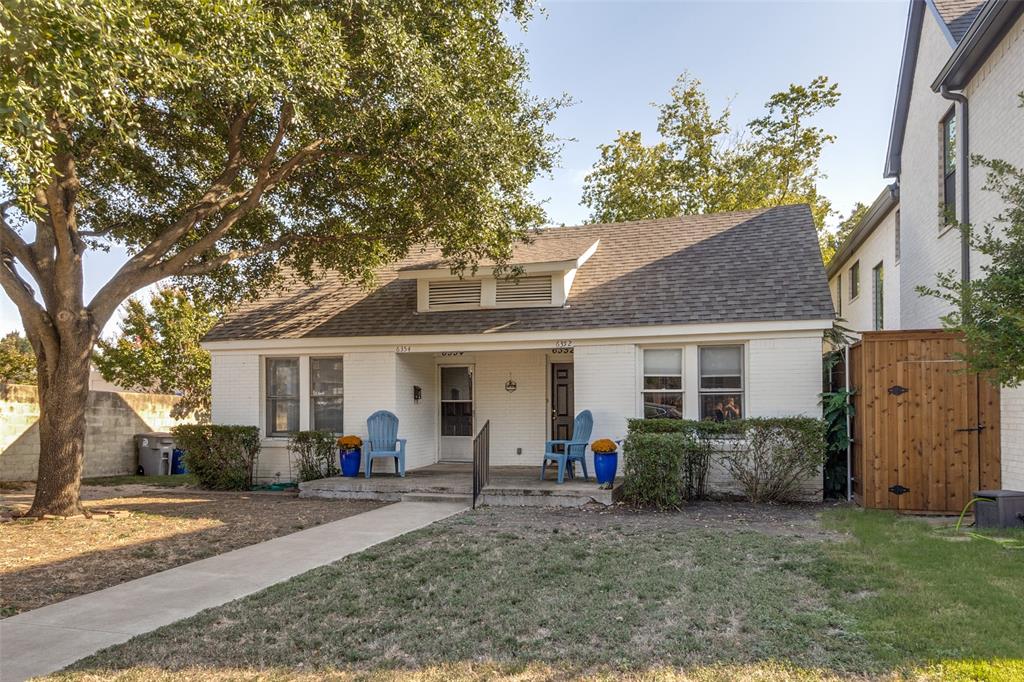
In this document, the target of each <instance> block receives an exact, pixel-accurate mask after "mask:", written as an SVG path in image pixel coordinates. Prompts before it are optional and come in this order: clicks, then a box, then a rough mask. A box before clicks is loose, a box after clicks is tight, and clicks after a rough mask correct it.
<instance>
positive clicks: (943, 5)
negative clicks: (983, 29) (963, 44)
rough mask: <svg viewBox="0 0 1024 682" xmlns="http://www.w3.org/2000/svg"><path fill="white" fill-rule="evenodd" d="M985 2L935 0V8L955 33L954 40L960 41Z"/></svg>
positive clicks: (976, 0) (973, 0) (952, 32)
mask: <svg viewBox="0 0 1024 682" xmlns="http://www.w3.org/2000/svg"><path fill="white" fill-rule="evenodd" d="M984 4H985V2H984V0H980V1H979V0H935V9H937V10H938V12H939V15H940V16H941V17H942V21H943V22H945V24H946V27H947V28H948V29H949V32H950V33H951V34H952V35H953V40H955V41H956V42H958V43H959V42H960V41H961V40H962V39H963V37H964V34H966V33H967V29H968V28H969V27H970V25H971V22H973V21H974V18H975V17H977V16H978V12H980V11H981V7H982V5H984Z"/></svg>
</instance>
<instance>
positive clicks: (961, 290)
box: [917, 157, 1024, 386]
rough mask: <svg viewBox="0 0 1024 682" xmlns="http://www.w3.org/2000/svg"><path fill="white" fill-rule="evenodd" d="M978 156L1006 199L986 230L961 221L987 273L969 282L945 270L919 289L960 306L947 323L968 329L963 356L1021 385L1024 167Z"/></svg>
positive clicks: (1002, 381) (997, 378) (992, 187)
mask: <svg viewBox="0 0 1024 682" xmlns="http://www.w3.org/2000/svg"><path fill="white" fill-rule="evenodd" d="M973 161H974V163H976V164H983V165H985V166H986V167H987V168H988V180H987V183H986V186H985V188H986V189H987V190H988V191H992V192H996V193H998V194H999V196H1000V197H1001V198H1002V199H1003V201H1004V202H1005V204H1006V207H1005V209H1004V211H1003V212H1001V213H1000V214H999V215H998V216H996V218H995V219H994V221H993V222H992V223H989V224H987V225H985V226H983V227H982V228H981V229H978V230H974V229H972V227H971V226H970V225H961V226H960V229H961V230H962V231H963V232H964V234H965V236H966V238H967V239H969V240H970V243H971V246H972V247H973V248H974V250H976V251H977V252H978V253H980V254H981V255H982V256H984V257H985V259H984V260H983V261H982V264H981V266H980V267H978V266H975V267H976V268H978V269H980V270H981V276H980V277H977V278H975V279H972V280H971V281H970V282H964V281H962V280H961V278H960V274H959V273H957V272H952V271H950V272H943V273H939V274H938V276H937V284H936V286H935V287H925V286H921V287H918V288H917V291H918V293H920V294H922V295H927V296H934V297H937V298H940V299H942V300H944V301H946V302H947V303H949V304H950V305H951V306H953V307H954V311H953V312H952V313H950V314H948V315H946V316H944V317H943V318H942V325H943V327H945V328H946V329H948V330H951V331H959V332H961V333H963V335H964V341H965V343H966V345H967V353H966V354H964V356H963V359H964V361H966V362H967V364H968V365H969V367H970V368H971V369H972V370H973V371H975V372H980V373H983V374H985V375H986V376H987V377H990V378H991V380H992V381H993V382H995V383H997V384H999V385H1002V386H1019V385H1021V383H1024V169H1020V168H1016V167H1014V166H1012V165H1011V164H1008V163H1006V162H1004V161H992V160H986V159H983V158H980V157H975V158H974V159H973ZM985 260H988V262H987V263H986V262H985Z"/></svg>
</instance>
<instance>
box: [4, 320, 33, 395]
mask: <svg viewBox="0 0 1024 682" xmlns="http://www.w3.org/2000/svg"><path fill="white" fill-rule="evenodd" d="M0 383H4V384H35V383H36V356H35V353H33V352H32V344H30V343H29V340H28V339H26V338H25V337H24V336H22V335H21V333H20V332H10V333H9V334H7V335H5V336H4V337H3V338H2V339H0Z"/></svg>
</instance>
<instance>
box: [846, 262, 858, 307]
mask: <svg viewBox="0 0 1024 682" xmlns="http://www.w3.org/2000/svg"><path fill="white" fill-rule="evenodd" d="M848 286H849V287H850V300H851V301H852V300H853V299H855V298H857V297H858V296H860V261H855V262H854V264H853V265H851V266H850V283H849V285H848Z"/></svg>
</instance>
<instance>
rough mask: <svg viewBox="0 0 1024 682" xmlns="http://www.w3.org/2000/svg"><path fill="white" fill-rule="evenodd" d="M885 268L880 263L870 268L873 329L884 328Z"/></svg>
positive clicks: (879, 329)
mask: <svg viewBox="0 0 1024 682" xmlns="http://www.w3.org/2000/svg"><path fill="white" fill-rule="evenodd" d="M884 294H885V270H883V268H882V263H881V262H879V263H878V265H876V266H875V267H873V268H871V309H872V316H873V318H874V326H875V331H881V330H882V329H884V328H885V307H884V306H885V296H884Z"/></svg>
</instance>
